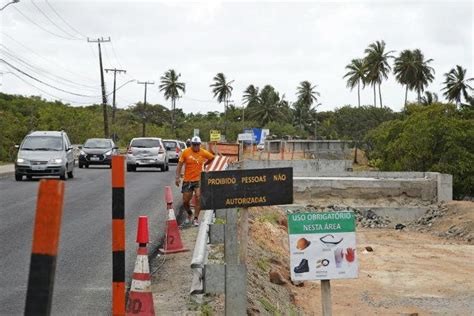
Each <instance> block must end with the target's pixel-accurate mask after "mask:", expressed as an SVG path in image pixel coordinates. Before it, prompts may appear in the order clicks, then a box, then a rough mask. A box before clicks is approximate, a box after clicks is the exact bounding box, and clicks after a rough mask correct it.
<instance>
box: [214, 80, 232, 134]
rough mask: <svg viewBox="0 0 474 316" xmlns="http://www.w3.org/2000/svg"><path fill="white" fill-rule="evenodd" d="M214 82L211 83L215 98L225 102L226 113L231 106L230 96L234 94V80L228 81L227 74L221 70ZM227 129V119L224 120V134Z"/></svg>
mask: <svg viewBox="0 0 474 316" xmlns="http://www.w3.org/2000/svg"><path fill="white" fill-rule="evenodd" d="M212 80H214V83H213V84H211V85H210V87H211V88H212V93H213V94H214V98H217V102H219V103H224V113H227V107H228V106H229V98H230V97H231V96H232V90H233V89H234V88H233V87H232V85H231V84H232V83H233V82H234V80H231V81H227V79H226V77H225V75H224V74H223V73H222V72H219V73H218V74H217V75H215V76H214V78H213V79H212ZM226 131H227V120H225V121H224V135H225V134H226Z"/></svg>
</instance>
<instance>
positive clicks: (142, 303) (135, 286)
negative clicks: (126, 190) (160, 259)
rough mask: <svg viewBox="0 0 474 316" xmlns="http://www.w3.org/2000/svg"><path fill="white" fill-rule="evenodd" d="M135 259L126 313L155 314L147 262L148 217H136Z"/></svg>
mask: <svg viewBox="0 0 474 316" xmlns="http://www.w3.org/2000/svg"><path fill="white" fill-rule="evenodd" d="M137 243H138V245H139V246H138V251H137V261H136V262H135V269H134V270H133V277H132V286H131V288H130V293H129V295H128V304H127V313H126V315H148V316H154V315H155V307H154V305H153V294H152V293H151V275H150V266H149V264H148V249H147V247H146V244H147V243H148V217H146V216H140V217H139V218H138V231H137Z"/></svg>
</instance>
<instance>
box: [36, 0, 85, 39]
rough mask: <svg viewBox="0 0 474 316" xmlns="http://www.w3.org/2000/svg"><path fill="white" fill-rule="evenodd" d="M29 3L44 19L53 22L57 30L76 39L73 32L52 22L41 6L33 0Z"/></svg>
mask: <svg viewBox="0 0 474 316" xmlns="http://www.w3.org/2000/svg"><path fill="white" fill-rule="evenodd" d="M31 3H32V4H33V5H34V7H35V8H36V9H37V10H38V11H39V12H40V13H41V15H43V16H44V17H45V18H46V20H48V21H49V22H51V24H53V25H54V26H55V27H56V28H57V29H58V30H59V31H61V32H63V33H64V34H66V35H68V36H70V37H72V38H74V39H78V38H77V37H76V36H75V35H74V34H71V33H69V32H68V31H66V30H64V29H63V28H61V27H60V26H59V25H58V24H57V23H56V22H54V21H53V20H52V19H51V18H50V17H49V16H48V15H47V14H46V13H45V12H44V11H43V10H41V8H40V7H39V6H38V5H37V4H36V3H35V2H34V0H31Z"/></svg>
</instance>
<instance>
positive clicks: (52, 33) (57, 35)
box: [13, 7, 80, 41]
mask: <svg viewBox="0 0 474 316" xmlns="http://www.w3.org/2000/svg"><path fill="white" fill-rule="evenodd" d="M13 9H15V10H16V12H18V13H20V14H21V16H23V17H24V18H25V19H26V20H28V21H29V22H30V23H31V24H33V25H36V26H37V27H39V28H40V29H42V30H43V31H45V32H47V33H49V34H51V35H54V36H56V37H59V38H62V39H66V40H70V41H74V40H76V41H78V40H80V39H78V38H68V37H64V36H62V35H59V34H56V33H54V32H51V31H50V30H48V29H46V28H44V27H43V26H41V25H40V24H38V23H36V22H35V21H33V20H32V19H30V18H29V17H28V16H26V15H25V14H24V13H23V12H21V11H20V10H18V9H17V8H16V7H13Z"/></svg>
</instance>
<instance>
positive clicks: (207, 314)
mask: <svg viewBox="0 0 474 316" xmlns="http://www.w3.org/2000/svg"><path fill="white" fill-rule="evenodd" d="M201 315H203V316H212V315H214V311H213V310H212V307H211V306H210V305H209V304H207V303H205V304H202V305H201Z"/></svg>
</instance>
